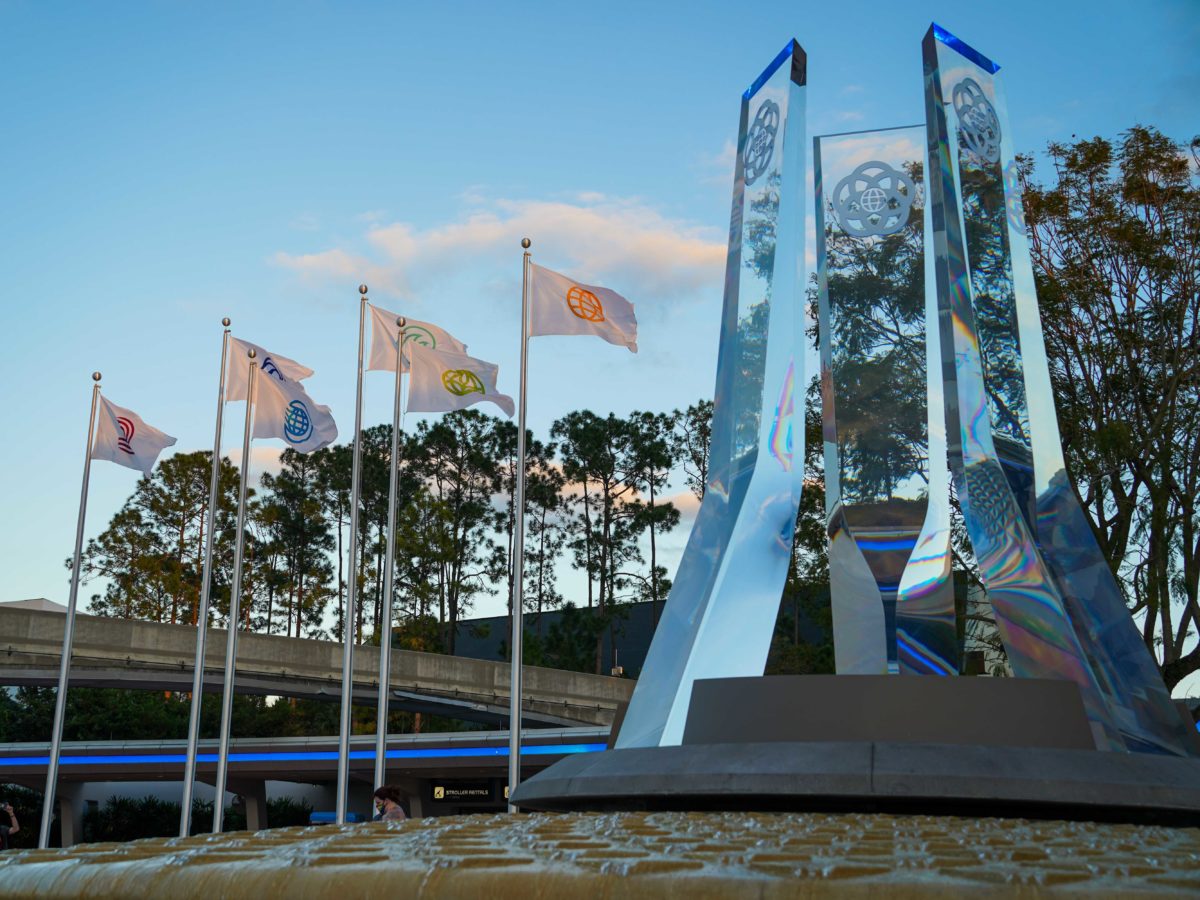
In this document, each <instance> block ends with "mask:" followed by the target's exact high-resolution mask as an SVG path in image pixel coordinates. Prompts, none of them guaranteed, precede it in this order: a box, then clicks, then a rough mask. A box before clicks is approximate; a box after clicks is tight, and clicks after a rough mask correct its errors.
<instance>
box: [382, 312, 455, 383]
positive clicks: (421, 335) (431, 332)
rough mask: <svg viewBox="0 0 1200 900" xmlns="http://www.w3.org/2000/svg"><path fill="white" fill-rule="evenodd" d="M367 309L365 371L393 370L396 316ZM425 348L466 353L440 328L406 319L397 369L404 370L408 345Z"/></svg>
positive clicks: (396, 329) (453, 337) (394, 366)
mask: <svg viewBox="0 0 1200 900" xmlns="http://www.w3.org/2000/svg"><path fill="white" fill-rule="evenodd" d="M370 306H371V356H370V359H369V360H368V362H367V370H368V371H371V372H395V371H396V336H397V335H398V334H399V333H400V327H399V326H398V325H397V324H396V318H397V314H396V313H391V312H388V311H387V310H386V309H380V308H379V307H378V306H375V305H374V304H370ZM412 344H416V345H418V346H421V347H429V348H430V349H431V350H449V351H451V352H453V353H466V352H467V345H466V344H464V343H463V342H462V341H460V340H459V339H458V338H456V337H455V336H454V335H452V334H451V333H450V332H448V331H445V330H444V329H441V328H438V327H437V326H436V325H431V324H429V323H428V322H418V321H417V320H416V319H408V320H407V322H406V324H405V326H404V350H403V351H402V355H401V358H400V366H401V370H402V371H404V372H407V371H408V368H409V358H408V356H409V353H408V348H409V346H410V345H412Z"/></svg>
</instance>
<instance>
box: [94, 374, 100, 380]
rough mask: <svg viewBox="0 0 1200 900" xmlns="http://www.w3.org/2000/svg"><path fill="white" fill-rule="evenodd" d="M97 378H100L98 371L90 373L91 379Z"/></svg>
mask: <svg viewBox="0 0 1200 900" xmlns="http://www.w3.org/2000/svg"><path fill="white" fill-rule="evenodd" d="M99 380H100V373H99V372H93V373H92V381H99Z"/></svg>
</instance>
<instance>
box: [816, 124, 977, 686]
mask: <svg viewBox="0 0 1200 900" xmlns="http://www.w3.org/2000/svg"><path fill="white" fill-rule="evenodd" d="M924 143H925V129H924V127H923V126H919V125H918V126H911V127H906V128H890V129H885V130H882V131H870V132H858V133H854V134H842V135H828V136H825V137H819V138H817V139H816V141H815V145H814V157H813V164H814V171H815V173H816V208H817V267H818V269H817V270H818V278H819V297H820V325H821V386H822V394H823V426H824V442H825V472H826V493H825V497H826V511H827V514H828V516H829V535H830V582H831V591H832V600H833V623H834V651H835V658H836V663H837V671H838V673H839V674H876V673H882V672H898V671H903V672H905V673H910V674H937V675H955V674H957V673H958V668H959V660H958V642H957V640H956V635H955V621H954V594H953V585H952V583H951V580H950V531H949V526H950V519H949V481H948V476H947V469H946V465H945V456H946V447H945V437H944V430H943V427H942V425H941V419H942V411H941V403H940V402H936V403H932V404H931V403H929V402H927V396H928V395H929V394H931V393H932V394H933V395H934V397H935V399H936V400H938V401H940V398H941V391H940V385H939V384H938V381H939V379H940V373H938V371H937V367H936V365H935V366H933V367H931V366H930V365H929V362H930V360H929V345H930V342H929V341H927V340H926V334H932V335H933V336H934V338H933V343H934V344H936V340H937V338H936V335H937V303H936V291H935V290H934V283H933V279H931V278H927V277H926V269H927V266H926V258H927V253H926V243H927V228H926V219H927V216H926V214H925V207H926V204H925V195H926V190H925V186H924V156H925V150H924ZM825 185H831V186H833V187H832V190H830V192H829V194H828V195H826V194H825V193H824V186H825ZM934 359H936V356H934ZM931 373H932V376H933V377H931ZM931 410H933V415H932V417H931V414H930V411H931Z"/></svg>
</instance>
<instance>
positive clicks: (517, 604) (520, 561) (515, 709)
mask: <svg viewBox="0 0 1200 900" xmlns="http://www.w3.org/2000/svg"><path fill="white" fill-rule="evenodd" d="M530 243H531V241H530V240H529V238H521V246H522V247H524V248H525V257H524V264H523V268H522V270H521V392H520V394H521V396H520V399H519V401H518V406H517V489H516V491H515V494H516V496H515V497H514V498H513V505H514V507H515V509H514V510H513V515H514V517H515V518H516V528H515V529H514V530H515V535H514V543H515V545H516V546H515V550H516V553H515V554H514V555H515V557H516V559H515V561H514V563H513V565H514V566H515V567H516V568H515V570H514V571H513V601H512V607H513V608H512V629H513V630H512V654H511V656H512V664H511V671H510V679H511V680H510V684H509V691H508V692H509V699H508V792H509V794H510V795H511V794H512V793H513V792H514V791H515V790H516V789H517V786H518V785H519V784H520V783H521V660H522V658H523V656H522V648H521V639H522V637H523V636H524V626H523V625H522V621H521V619H522V615H521V614H522V612H523V606H524V602H525V586H524V575H525V382H526V380H527V375H528V373H529V246H530ZM508 811H509V812H516V811H517V805H516V804H515V803H513V802H512V801H511V800H510V801H509V804H508Z"/></svg>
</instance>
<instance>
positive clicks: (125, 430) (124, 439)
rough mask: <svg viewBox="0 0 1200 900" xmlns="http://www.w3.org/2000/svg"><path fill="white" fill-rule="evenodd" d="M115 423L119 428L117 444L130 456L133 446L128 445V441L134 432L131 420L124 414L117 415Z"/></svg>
mask: <svg viewBox="0 0 1200 900" xmlns="http://www.w3.org/2000/svg"><path fill="white" fill-rule="evenodd" d="M117 425H118V426H119V427H120V429H121V436H120V437H119V438H117V446H118V447H120V448H121V449H122V450H124V451H125V452H126V453H128V454H129V455H130V456H133V448H132V447H131V446H129V441H130V439H131V438H132V437H133V432H134V428H133V422H132V420H130V419H127V418H125V417H124V416H117Z"/></svg>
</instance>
